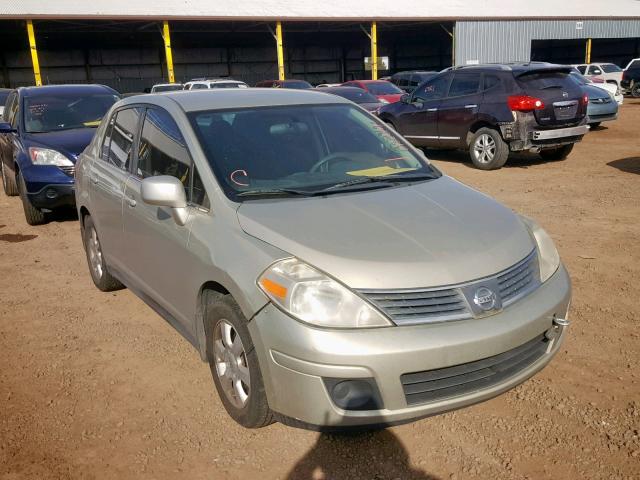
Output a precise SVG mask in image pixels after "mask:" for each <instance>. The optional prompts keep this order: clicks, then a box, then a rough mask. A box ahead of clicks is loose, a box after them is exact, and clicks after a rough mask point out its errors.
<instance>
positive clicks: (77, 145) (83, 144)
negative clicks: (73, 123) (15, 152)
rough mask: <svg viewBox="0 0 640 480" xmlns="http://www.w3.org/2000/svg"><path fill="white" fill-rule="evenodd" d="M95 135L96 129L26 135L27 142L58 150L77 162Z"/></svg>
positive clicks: (76, 129)
mask: <svg viewBox="0 0 640 480" xmlns="http://www.w3.org/2000/svg"><path fill="white" fill-rule="evenodd" d="M95 133H96V129H95V128H74V129H72V130H61V131H59V132H46V133H28V134H26V135H25V140H27V141H28V142H30V143H34V144H38V145H40V146H42V147H45V148H51V149H53V150H58V151H59V152H62V153H64V154H65V155H66V156H68V157H69V158H70V159H71V160H72V161H74V162H75V161H76V158H77V157H78V155H80V154H81V153H82V151H83V150H84V149H85V148H87V145H89V143H91V139H92V138H93V135H94V134H95Z"/></svg>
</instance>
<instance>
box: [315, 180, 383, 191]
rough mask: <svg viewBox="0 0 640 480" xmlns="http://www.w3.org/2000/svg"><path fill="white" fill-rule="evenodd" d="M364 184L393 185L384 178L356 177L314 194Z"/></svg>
mask: <svg viewBox="0 0 640 480" xmlns="http://www.w3.org/2000/svg"><path fill="white" fill-rule="evenodd" d="M365 183H383V184H385V183H386V184H388V185H389V186H391V185H393V184H392V183H391V182H389V181H388V180H387V179H386V178H385V177H358V178H356V179H354V180H347V181H346V182H340V183H336V184H335V185H331V186H330V187H327V188H323V189H322V190H316V192H315V193H325V192H331V191H333V190H341V189H343V188H348V187H351V186H354V185H363V184H365ZM382 186H384V185H382Z"/></svg>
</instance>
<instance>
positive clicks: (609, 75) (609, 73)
mask: <svg viewBox="0 0 640 480" xmlns="http://www.w3.org/2000/svg"><path fill="white" fill-rule="evenodd" d="M573 66H574V67H576V68H577V69H578V71H579V72H580V73H581V74H582V75H584V76H585V77H587V78H591V79H593V78H600V79H602V80H604V81H605V82H606V83H615V84H616V85H617V86H620V82H621V81H622V72H623V70H622V69H621V68H620V67H619V66H618V65H616V64H615V63H582V64H578V65H573Z"/></svg>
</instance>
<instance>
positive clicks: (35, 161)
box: [0, 85, 118, 225]
mask: <svg viewBox="0 0 640 480" xmlns="http://www.w3.org/2000/svg"><path fill="white" fill-rule="evenodd" d="M117 100H118V93H117V92H116V91H115V90H113V89H111V88H109V87H105V86H102V85H55V86H46V87H24V88H18V89H17V90H14V91H12V92H11V93H10V94H9V97H8V98H7V101H6V104H5V109H4V112H3V117H2V121H1V122H0V173H1V175H2V186H3V188H4V191H5V193H6V194H7V195H9V196H13V195H20V197H21V199H22V206H23V208H24V214H25V218H26V220H27V223H29V224H30V225H38V224H42V223H44V222H45V221H46V219H47V213H49V212H51V211H52V210H55V209H57V208H60V207H65V206H73V205H74V203H75V198H74V193H73V177H74V173H75V163H76V158H77V157H78V155H79V154H80V153H81V152H82V151H83V150H84V149H85V148H86V146H87V145H88V144H89V142H90V141H91V139H92V138H93V134H94V133H95V130H96V128H97V127H98V125H99V124H100V120H101V119H102V117H103V116H104V114H105V113H106V112H107V111H108V110H109V108H110V107H111V106H112V105H113V104H114V103H115V102H116V101H117Z"/></svg>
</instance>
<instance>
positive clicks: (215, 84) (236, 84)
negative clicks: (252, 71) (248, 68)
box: [184, 78, 249, 90]
mask: <svg viewBox="0 0 640 480" xmlns="http://www.w3.org/2000/svg"><path fill="white" fill-rule="evenodd" d="M208 88H249V85H247V84H246V83H244V82H241V81H240V80H231V79H227V78H212V79H197V80H191V81H190V82H187V83H185V84H184V89H185V90H206V89H208Z"/></svg>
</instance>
